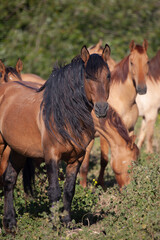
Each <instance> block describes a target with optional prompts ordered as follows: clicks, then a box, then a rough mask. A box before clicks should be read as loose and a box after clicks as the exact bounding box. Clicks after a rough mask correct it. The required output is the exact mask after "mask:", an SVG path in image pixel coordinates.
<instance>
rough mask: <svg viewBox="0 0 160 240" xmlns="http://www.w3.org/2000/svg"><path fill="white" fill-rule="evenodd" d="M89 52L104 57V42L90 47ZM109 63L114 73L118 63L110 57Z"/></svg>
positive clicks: (100, 41)
mask: <svg viewBox="0 0 160 240" xmlns="http://www.w3.org/2000/svg"><path fill="white" fill-rule="evenodd" d="M88 51H89V53H90V54H93V53H96V54H99V55H102V52H103V46H102V40H101V39H100V40H99V42H98V43H97V44H96V45H93V46H91V47H89V48H88ZM107 63H108V66H109V69H110V71H112V70H113V69H114V66H115V65H116V62H115V61H114V60H113V59H112V58H111V56H110V57H109V58H108V61H107Z"/></svg>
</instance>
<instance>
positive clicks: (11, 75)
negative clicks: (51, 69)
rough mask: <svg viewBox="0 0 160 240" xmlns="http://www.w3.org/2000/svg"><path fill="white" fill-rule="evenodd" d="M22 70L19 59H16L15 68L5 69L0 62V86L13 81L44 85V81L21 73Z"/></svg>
mask: <svg viewBox="0 0 160 240" xmlns="http://www.w3.org/2000/svg"><path fill="white" fill-rule="evenodd" d="M22 69H23V63H22V61H21V59H18V61H17V63H16V67H15V68H13V67H5V65H4V63H3V62H2V61H1V60H0V73H1V77H0V84H1V83H5V82H13V81H25V82H26V81H27V82H34V83H37V84H44V82H45V80H44V79H43V78H41V77H39V76H38V75H36V74H32V73H21V71H22Z"/></svg>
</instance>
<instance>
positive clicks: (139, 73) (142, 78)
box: [129, 40, 149, 95]
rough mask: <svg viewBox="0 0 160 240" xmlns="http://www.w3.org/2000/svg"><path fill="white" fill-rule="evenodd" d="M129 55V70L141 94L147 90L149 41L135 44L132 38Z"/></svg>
mask: <svg viewBox="0 0 160 240" xmlns="http://www.w3.org/2000/svg"><path fill="white" fill-rule="evenodd" d="M129 47H130V55H129V72H130V74H131V77H132V79H133V81H134V84H135V87H136V91H137V93H139V94H140V95H142V94H145V93H146V92H147V86H146V76H147V74H148V71H149V66H148V63H149V61H148V55H147V48H148V42H147V40H144V42H143V45H142V46H141V45H135V43H134V41H133V40H132V41H131V43H130V45H129Z"/></svg>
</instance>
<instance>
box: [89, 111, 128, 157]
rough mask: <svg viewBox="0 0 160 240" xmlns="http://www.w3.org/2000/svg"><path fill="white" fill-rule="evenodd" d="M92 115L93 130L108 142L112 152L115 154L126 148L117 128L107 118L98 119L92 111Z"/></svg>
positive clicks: (125, 143)
mask: <svg viewBox="0 0 160 240" xmlns="http://www.w3.org/2000/svg"><path fill="white" fill-rule="evenodd" d="M91 114H92V117H93V121H94V125H95V130H96V131H97V132H98V133H99V134H100V135H101V136H103V137H104V138H105V139H106V141H107V142H108V144H109V146H110V148H111V152H112V154H113V155H114V154H117V153H118V152H119V151H122V150H123V149H125V148H126V145H127V142H126V140H125V139H124V138H123V137H122V136H121V135H120V134H119V132H118V130H117V129H116V128H115V127H113V126H111V125H110V124H109V121H108V120H107V118H102V119H98V118H97V117H96V116H95V113H94V111H92V113H91Z"/></svg>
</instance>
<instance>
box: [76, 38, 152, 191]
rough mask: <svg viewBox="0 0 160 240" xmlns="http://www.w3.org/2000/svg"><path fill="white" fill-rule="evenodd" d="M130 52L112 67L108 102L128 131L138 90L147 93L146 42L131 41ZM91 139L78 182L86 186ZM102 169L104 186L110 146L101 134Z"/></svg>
mask: <svg viewBox="0 0 160 240" xmlns="http://www.w3.org/2000/svg"><path fill="white" fill-rule="evenodd" d="M129 47H130V54H129V55H128V56H127V57H125V58H124V59H122V60H121V61H120V62H119V63H117V64H116V65H115V67H114V69H113V70H112V71H111V83H110V94H109V99H108V103H109V104H110V105H111V106H112V107H113V108H114V109H115V110H116V111H117V112H118V113H119V115H120V117H121V118H122V120H123V122H124V124H125V126H126V127H127V129H128V131H129V133H130V135H132V134H133V130H134V126H135V123H136V121H137V118H138V107H137V104H136V102H135V100H136V96H137V94H140V95H142V94H146V91H147V86H146V76H147V74H148V56H147V48H148V43H147V41H146V40H144V42H143V45H142V46H141V45H135V43H134V41H133V40H132V41H131V43H130V46H129ZM93 143H94V140H93V141H91V142H90V144H89V146H88V148H87V150H86V156H85V158H84V161H83V164H82V166H81V169H80V178H81V181H80V184H81V185H82V186H83V187H86V186H87V173H88V168H89V154H90V151H91V149H92V146H93ZM100 146H101V169H100V173H99V177H98V184H100V185H102V186H104V170H105V167H106V166H107V163H108V152H109V147H108V144H107V142H106V141H104V139H103V138H101V137H100Z"/></svg>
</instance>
